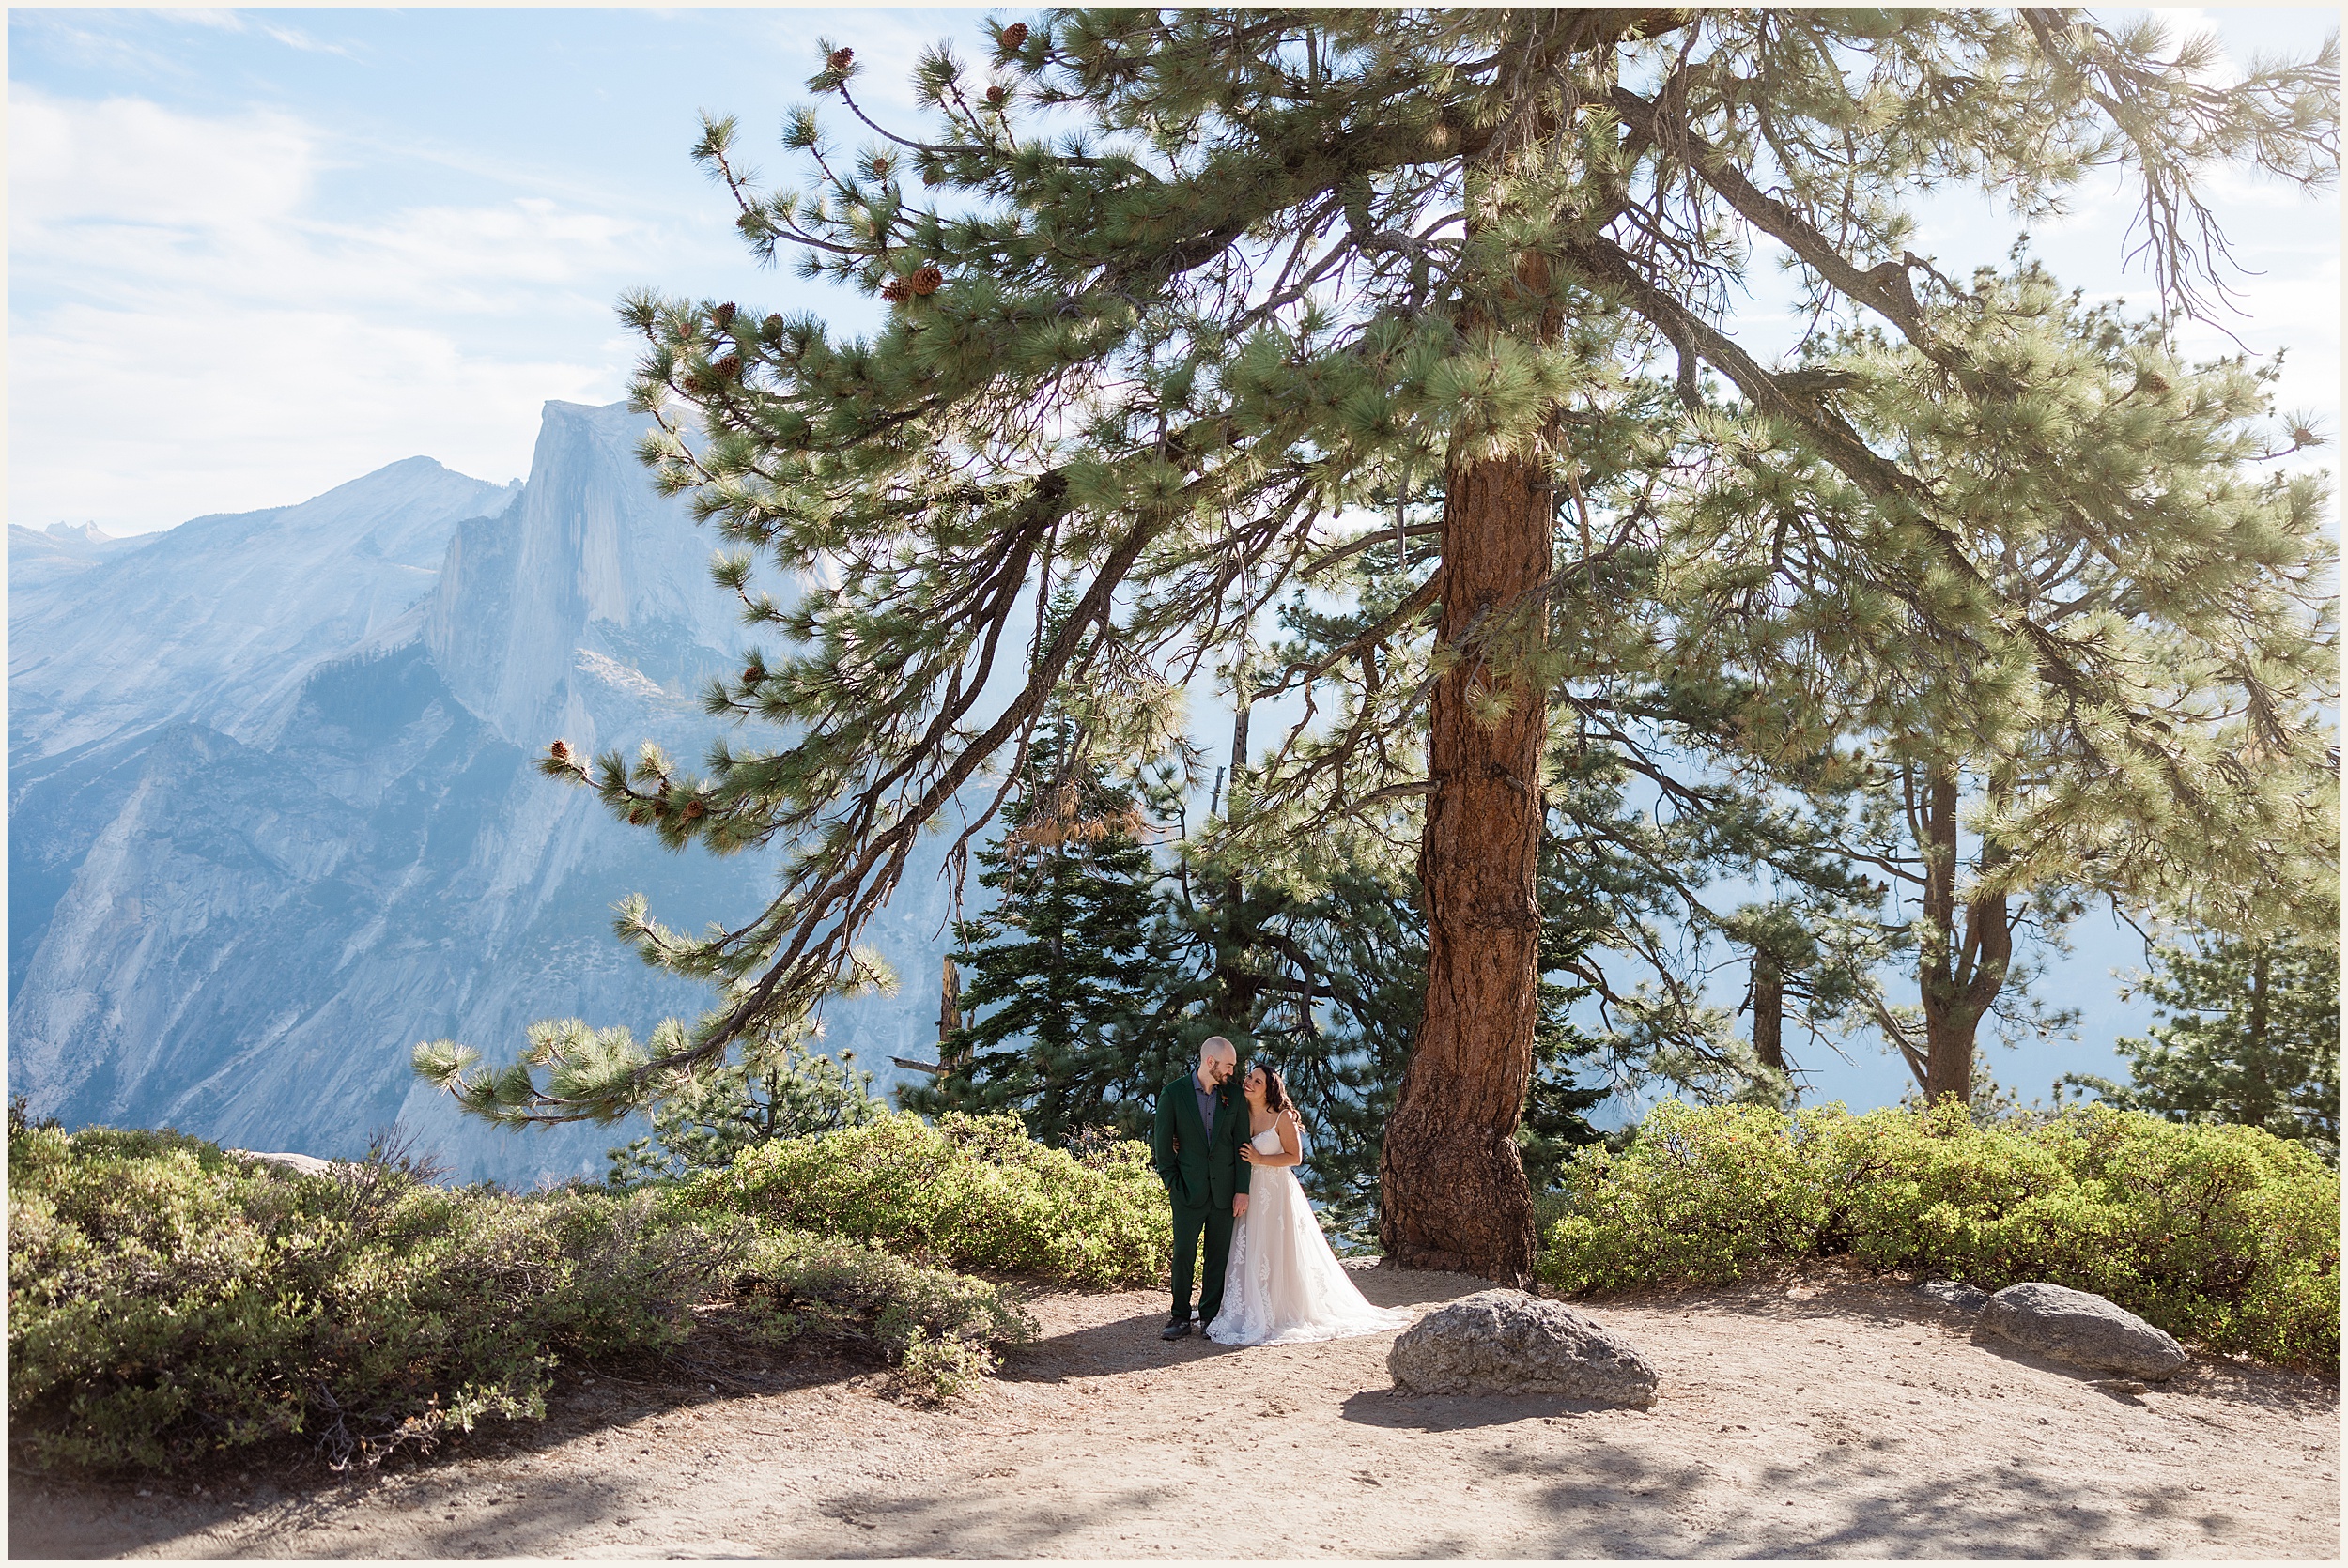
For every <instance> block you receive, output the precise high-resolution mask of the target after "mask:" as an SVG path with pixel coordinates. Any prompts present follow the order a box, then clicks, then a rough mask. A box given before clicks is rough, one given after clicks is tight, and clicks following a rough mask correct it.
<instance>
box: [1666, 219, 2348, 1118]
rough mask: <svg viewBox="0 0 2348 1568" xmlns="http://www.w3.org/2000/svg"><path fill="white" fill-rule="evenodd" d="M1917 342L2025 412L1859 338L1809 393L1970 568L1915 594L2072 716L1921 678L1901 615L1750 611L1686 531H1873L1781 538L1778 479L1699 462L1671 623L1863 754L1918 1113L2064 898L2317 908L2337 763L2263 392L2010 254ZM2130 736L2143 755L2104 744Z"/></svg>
mask: <svg viewBox="0 0 2348 1568" xmlns="http://www.w3.org/2000/svg"><path fill="white" fill-rule="evenodd" d="M1948 331H1949V341H1950V343H1951V345H1952V346H1954V347H1955V348H1957V349H1958V350H1959V351H1961V352H1962V353H1963V354H1964V356H1965V358H1966V360H1967V361H1968V362H1969V363H1970V364H1972V365H1973V366H1975V367H1977V369H1978V371H1979V373H1980V374H1984V375H1993V376H1998V377H2005V378H2007V379H2010V380H2012V381H2014V382H2016V384H2017V385H2018V384H2022V383H2024V382H2025V381H2027V383H2028V385H2029V390H2028V392H2027V394H2026V395H2017V396H2016V398H2015V399H2013V400H2011V401H2007V402H2000V403H1983V402H1980V401H1977V400H1974V399H1971V398H1969V397H1965V396H1960V395H1956V394H1954V392H1953V390H1952V388H1951V387H1950V385H1949V383H1948V381H1947V380H1946V378H1945V377H1944V376H1943V375H1942V372H1941V367H1940V366H1939V364H1937V363H1936V362H1935V361H1932V360H1930V359H1929V358H1927V357H1926V356H1924V355H1923V354H1921V353H1919V352H1918V351H1916V350H1915V349H1914V348H1913V346H1909V345H1907V344H1895V343H1893V342H1891V341H1888V340H1887V339H1886V338H1885V336H1884V335H1883V334H1882V333H1880V332H1877V331H1873V330H1853V331H1848V332H1846V333H1843V334H1841V336H1840V338H1839V341H1837V342H1835V343H1833V344H1831V345H1825V346H1821V347H1822V351H1821V353H1820V355H1819V357H1818V360H1817V361H1816V364H1817V368H1816V369H1815V371H1814V372H1813V374H1815V375H1816V376H1817V377H1820V378H1821V382H1822V384H1831V386H1832V388H1833V389H1834V391H1833V394H1832V395H1833V398H1834V402H1835V406H1836V407H1838V408H1840V409H1841V410H1843V412H1844V413H1845V414H1846V416H1847V417H1848V418H1849V420H1850V422H1851V424H1852V427H1853V428H1854V429H1855V430H1856V431H1858V432H1859V433H1860V434H1861V435H1862V436H1863V437H1865V438H1867V439H1868V440H1870V441H1871V442H1873V443H1875V444H1877V445H1879V446H1884V447H1897V448H1899V449H1901V450H1903V451H1904V453H1906V454H1907V457H1908V462H1909V463H1910V464H1911V465H1912V466H1913V467H1914V469H1915V470H1916V471H1917V473H1918V474H1919V475H1920V477H1921V478H1922V479H1923V481H1924V482H1926V483H1929V484H1930V485H1931V486H1932V488H1933V490H1934V492H1935V494H1936V496H1937V497H1938V498H1939V501H1940V503H1941V506H1942V509H1943V515H1945V517H1946V518H1947V519H1948V526H1949V527H1950V528H1951V529H1953V530H1955V531H1956V532H1957V533H1958V534H1959V536H1961V537H1962V538H1963V539H1964V540H1965V542H1966V544H1967V546H1968V549H1969V551H1970V553H1971V554H1972V555H1973V556H1974V557H1976V558H1978V559H1980V560H1981V561H1984V562H1985V566H1984V572H1983V582H1982V584H1981V586H1980V588H1979V589H1978V590H1966V589H1963V588H1961V587H1960V586H1959V585H1954V584H1951V585H1947V588H1946V591H1947V592H1950V593H1951V594H1952V595H1955V596H1962V595H1963V594H1964V593H1967V592H1986V593H1991V594H1994V595H1995V597H1996V599H1997V601H1998V602H2000V603H2003V604H2007V605H2011V606H2015V607H2019V608H2021V609H2023V610H2024V611H2025V612H2026V613H2027V614H2028V615H2029V617H2030V620H2031V624H2032V625H2033V626H2034V627H2035V628H2036V629H2037V635H2039V636H2041V637H2043V638H2047V639H2049V640H2052V641H2058V642H2060V643H2061V644H2062V645H2063V646H2065V647H2067V648H2070V649H2072V650H2076V651H2077V653H2078V659H2079V662H2080V664H2081V665H2082V666H2086V667H2092V668H2093V670H2094V671H2095V674H2096V677H2097V680H2098V682H2099V683H2100V684H2101V687H2102V690H2101V692H2100V694H2097V695H2091V694H2090V693H2088V692H2086V691H2084V690H2082V689H2081V687H2080V686H2079V684H2078V683H2077V682H2073V681H2064V680H2059V679H2053V678H2050V677H2049V675H2048V672H2047V670H2046V669H2044V668H2043V667H2042V666H2039V665H2036V664H2033V663H2031V662H2029V661H2025V660H2021V659H2009V660H2007V661H2005V662H2003V663H2002V665H2001V666H2000V665H1984V664H1981V663H1976V662H1973V661H1970V660H1965V659H1958V660H1954V661H1950V662H1946V663H1943V662H1941V661H1940V660H1939V659H1938V658H1937V657H1936V656H1935V655H1934V653H1933V651H1932V645H1931V637H1930V628H1929V625H1928V623H1926V621H1925V619H1924V617H1923V615H1922V614H1920V613H1919V612H1918V611H1916V610H1915V609H1914V608H1913V607H1902V606H1898V605H1895V604H1890V603H1885V602H1883V601H1881V600H1879V599H1875V598H1874V596H1873V595H1869V594H1866V593H1864V592H1851V593H1847V594H1841V595H1838V594H1831V593H1830V594H1821V595H1817V596H1815V597H1813V598H1810V599H1808V600H1806V601H1804V602H1801V603H1799V604H1796V605H1793V606H1791V607H1789V608H1788V609H1786V610H1785V611H1784V613H1776V612H1774V611H1765V612H1764V613H1762V614H1759V615H1754V614H1753V613H1751V609H1750V607H1751V603H1752V600H1753V586H1754V585H1753V582H1752V580H1751V577H1750V576H1749V575H1748V574H1747V573H1746V571H1745V569H1744V568H1742V567H1741V566H1738V565H1737V564H1734V562H1735V560H1736V552H1735V551H1734V549H1733V548H1732V549H1729V550H1714V549H1711V548H1710V547H1709V542H1710V541H1712V540H1714V539H1715V538H1716V537H1717V534H1716V530H1721V529H1728V530H1771V531H1773V532H1774V533H1776V535H1777V536H1778V539H1779V541H1780V544H1779V546H1777V547H1781V548H1784V549H1786V550H1788V551H1789V552H1790V551H1792V550H1793V549H1796V548H1801V549H1809V548H1815V547H1817V546H1819V545H1821V544H1824V543H1826V542H1827V540H1829V539H1830V538H1831V536H1832V532H1834V531H1844V530H1848V531H1852V532H1861V531H1863V530H1866V529H1867V528H1869V527H1870V526H1871V521H1872V520H1871V518H1870V517H1869V516H1868V513H1869V512H1870V511H1872V510H1873V509H1872V508H1867V507H1860V508H1854V509H1852V510H1848V511H1846V510H1845V509H1844V508H1843V507H1842V506H1841V505H1840V504H1839V503H1836V502H1834V500H1833V499H1832V498H1831V497H1827V496H1823V495H1820V496H1819V498H1818V500H1817V501H1815V502H1814V503H1813V510H1814V513H1815V515H1813V516H1812V517H1811V518H1809V519H1807V520H1806V521H1804V522H1802V523H1800V525H1795V524H1791V523H1789V521H1788V520H1787V518H1786V515H1785V514H1786V503H1785V500H1784V496H1785V494H1786V484H1785V481H1786V479H1787V477H1788V475H1787V473H1786V471H1785V470H1786V469H1787V468H1789V467H1799V466H1800V464H1801V463H1802V461H1803V459H1802V458H1801V457H1800V455H1799V454H1793V455H1781V454H1777V453H1755V452H1747V453H1738V454H1736V457H1735V461H1734V462H1731V463H1723V464H1722V465H1721V467H1722V470H1723V471H1722V475H1721V478H1720V481H1719V482H1718V483H1716V484H1711V485H1708V486H1704V487H1700V488H1697V489H1695V490H1694V491H1693V492H1692V493H1691V496H1692V499H1691V505H1692V506H1694V507H1695V508H1697V509H1698V510H1699V513H1700V514H1701V517H1700V520H1699V522H1698V526H1697V527H1695V528H1693V529H1691V530H1690V533H1689V535H1688V540H1687V542H1688V544H1689V545H1690V546H1691V547H1693V548H1696V549H1697V550H1699V551H1700V552H1702V553H1701V557H1700V559H1701V561H1702V562H1703V564H1702V566H1701V568H1700V570H1701V572H1702V573H1703V575H1705V576H1709V577H1710V579H1711V580H1710V582H1709V583H1708V584H1707V586H1704V587H1702V588H1700V589H1697V590H1696V591H1695V592H1696V594H1697V597H1698V600H1699V602H1702V601H1704V600H1709V601H1710V603H1711V605H1712V607H1713V612H1712V613H1710V614H1708V615H1706V616H1704V617H1702V618H1700V619H1699V620H1698V621H1696V622H1693V623H1691V624H1692V625H1694V626H1696V627H1698V628H1700V629H1699V631H1698V636H1697V638H1696V639H1695V640H1696V641H1697V642H1698V643H1699V645H1700V650H1699V651H1697V652H1696V656H1697V657H1698V659H1699V662H1702V663H1708V662H1710V661H1714V660H1719V661H1723V662H1730V663H1734V664H1736V665H1738V666H1741V667H1743V668H1745V669H1753V670H1754V671H1756V672H1766V673H1767V674H1768V675H1769V677H1770V678H1771V680H1772V682H1773V684H1775V686H1776V688H1777V689H1778V690H1779V691H1780V692H1791V693H1815V699H1811V700H1810V701H1809V702H1808V703H1807V707H1806V712H1805V713H1804V715H1803V721H1804V722H1806V723H1808V724H1811V725H1814V726H1818V727H1822V728H1824V729H1825V730H1828V731H1830V732H1832V733H1835V734H1836V735H1838V737H1840V736H1847V737H1848V739H1849V740H1850V741H1852V742H1854V743H1856V744H1857V746H1859V747H1860V748H1861V750H1862V751H1863V752H1864V753H1865V754H1866V756H1867V757H1868V759H1869V764H1868V766H1869V771H1870V772H1871V773H1872V774H1873V786H1874V789H1875V790H1876V792H1877V795H1878V807H1879V808H1878V809H1877V811H1876V812H1875V813H1874V814H1873V821H1872V825H1871V826H1867V827H1863V828H1862V829H1861V834H1860V838H1861V840H1862V841H1861V843H1857V844H1854V845H1853V846H1852V848H1853V851H1854V853H1865V854H1866V855H1867V856H1868V858H1869V859H1870V860H1871V861H1872V862H1873V863H1874V864H1875V865H1877V866H1878V867H1881V868H1883V869H1887V870H1889V871H1890V872H1891V873H1892V876H1893V877H1894V879H1896V880H1897V881H1898V882H1900V883H1901V884H1905V885H1906V887H1907V888H1908V889H1909V890H1910V891H1912V893H1913V895H1914V903H1913V905H1912V906H1911V907H1913V908H1914V909H1915V912H1916V915H1915V920H1914V925H1913V930H1912V935H1913V942H1912V944H1911V948H1912V951H1913V953H1914V955H1915V963H1916V972H1917V982H1918V984H1917V990H1918V1001H1919V1006H1918V1007H1917V1009H1916V1015H1915V1017H1914V1019H1913V1021H1912V1022H1910V1021H1909V1020H1908V1018H1907V1016H1906V1015H1905V1013H1904V1012H1903V1011H1902V1010H1900V1009H1895V1008H1893V1007H1890V1006H1878V1007H1877V1008H1876V1016H1877V1021H1878V1022H1879V1023H1880V1024H1881V1026H1882V1027H1883V1029H1884V1031H1885V1032H1886V1034H1888V1035H1889V1036H1890V1037H1891V1038H1892V1041H1893V1043H1894V1044H1895V1045H1896V1047H1897V1048H1898V1049H1899V1051H1900V1052H1901V1053H1902V1054H1903V1056H1904V1057H1905V1058H1906V1060H1907V1061H1908V1065H1909V1067H1910V1068H1911V1069H1912V1070H1913V1071H1914V1073H1915V1075H1916V1078H1917V1082H1918V1084H1919V1086H1920V1087H1921V1088H1922V1089H1923V1093H1924V1095H1925V1097H1926V1098H1927V1099H1939V1098H1941V1097H1943V1096H1954V1097H1955V1098H1957V1099H1960V1100H1970V1098H1971V1086H1970V1075H1971V1071H1972V1064H1973V1061H1974V1059H1975V1054H1976V1049H1977V1035H1978V1032H1979V1030H1980V1027H1981V1024H1982V1023H1983V1022H1984V1021H1985V1019H1986V1018H1988V1017H1989V1016H1990V1014H1991V1013H1992V1012H1993V1010H2003V1011H2006V1012H2008V1013H2017V1012H2020V1011H2023V1010H2026V1009H2027V1008H2028V1007H2029V1005H2030V1004H2029V999H2028V998H2027V996H2026V995H2025V994H2023V992H2022V987H2021V985H2020V981H2021V979H2022V977H2023V976H2024V975H2025V974H2026V973H2028V972H2029V969H2030V967H2031V963H2030V955H2029V954H2028V952H2027V951H2026V946H2027V944H2028V943H2029V942H2030V941H2031V939H2032V937H2033V936H2035V937H2036V938H2037V939H2038V940H2040V941H2047V940H2059V937H2060V932H2061V929H2062V925H2063V923H2064V922H2065V921H2067V920H2068V919H2069V918H2071V917H2073V916H2075V915H2077V914H2078V913H2079V911H2080V908H2081V899H2083V898H2085V897H2090V896H2096V895H2101V896H2104V897H2108V898H2113V899H2124V900H2127V901H2130V902H2134V903H2136V904H2138V905H2139V907H2142V906H2149V905H2154V904H2158V905H2161V906H2163V907H2171V908H2177V909H2182V910H2187V911H2190V912H2192V914H2193V915H2195V916H2197V917H2199V918H2201V919H2204V920H2210V921H2214V922H2216V923H2218V924H2221V925H2224V926H2227V927H2229V928H2230V929H2232V930H2250V931H2255V930H2260V929H2263V928H2264V927H2267V926H2270V925H2272V924H2273V923H2274V922H2276V921H2278V920H2281V921H2284V922H2289V921H2291V920H2294V919H2304V918H2306V917H2307V915H2309V911H2310V909H2311V907H2312V906H2313V905H2316V904H2325V903H2326V902H2327V901H2333V900H2336V899H2337V891H2336V889H2337V875H2338V873H2337V865H2336V863H2337V858H2338V850H2337V845H2338V841H2339V839H2338V807H2337V782H2338V781H2337V771H2336V770H2337V764H2336V763H2335V762H2334V761H2333V760H2332V759H2331V757H2330V756H2329V754H2328V753H2327V752H2326V750H2325V748H2324V746H2322V745H2321V740H2322V736H2323V730H2324V726H2323V723H2322V720H2321V709H2322V707H2323V705H2324V704H2325V702H2326V701H2327V700H2328V699H2330V698H2331V697H2332V696H2333V695H2334V694H2335V693H2336V692H2337V690H2338V684H2337V667H2338V659H2339V647H2338V638H2337V609H2336V603H2335V601H2334V598H2333V595H2332V590H2331V587H2330V579H2331V576H2332V570H2333V568H2334V566H2335V564H2336V562H2337V552H2336V551H2335V550H2334V548H2333V547H2332V546H2331V544H2330V543H2329V541H2328V540H2327V539H2326V538H2325V534H2324V513H2325V507H2324V501H2325V493H2324V488H2323V486H2322V485H2321V484H2319V483H2318V482H2317V481H2315V480H2314V479H2313V478H2312V477H2310V476H2306V475H2299V476H2294V477H2284V476H2273V477H2265V478H2263V477H2262V476H2261V475H2260V474H2259V472H2258V471H2257V470H2258V469H2259V466H2260V465H2261V464H2262V463H2263V462H2264V461H2266V460H2268V459H2271V458H2274V457H2277V456H2280V455H2287V454H2289V453H2293V452H2296V451H2298V450H2300V449H2301V448H2303V447H2304V446H2306V445H2308V444H2309V442H2310V441H2311V440H2312V439H2313V438H2312V435H2311V433H2309V431H2308V430H2306V428H2305V427H2304V424H2301V425H2299V426H2298V427H2297V428H2296V429H2290V428H2286V429H2283V430H2280V431H2278V430H2275V429H2273V428H2272V424H2271V422H2270V420H2269V418H2268V416H2269V415H2270V414H2271V413H2272V408H2271V404H2270V402H2269V399H2268V397H2267V387H2268V384H2269V383H2270V382H2271V380H2272V378H2273V376H2274V374H2275V371H2274V367H2273V366H2271V365H2269V366H2252V365H2250V364H2248V363H2247V362H2246V361H2244V360H2243V359H2240V358H2236V359H2232V360H2224V361H2213V362H2210V363H2206V364H2188V363H2185V362H2181V361H2180V360H2179V359H2178V357H2177V356H2176V354H2175V352H2174V350H2173V348H2172V347H2171V346H2170V332H2169V331H2168V330H2167V328H2166V325H2165V324H2164V323H2161V322H2159V321H2140V320H2136V321H2132V320H2130V319H2128V318H2127V317H2126V316H2124V315H2123V314H2122V313H2121V312H2120V311H2119V310H2118V309H2117V308H2116V307H2114V306H2111V305H2102V306H2097V307H2094V308H2092V309H2091V308H2089V307H2087V306H2086V305H2085V304H2084V303H2083V301H2082V300H2081V298H2080V297H2079V296H2078V294H2077V293H2070V294H2066V293H2064V292H2063V291H2062V289H2061V288H2060V287H2059V286H2058V285H2057V284H2056V283H2055V282H2054V280H2053V279H2052V278H2050V277H2049V276H2048V275H2047V273H2046V272H2045V271H2044V269H2041V268H2039V267H2038V266H2036V265H2035V264H2032V263H2030V262H2028V261H2026V260H2025V261H2021V262H2019V263H2017V265H2016V267H2015V268H2014V269H2012V270H2011V271H2008V272H1998V271H1994V270H1990V269H1983V270H1981V271H1979V272H1977V273H1976V274H1975V276H1974V278H1973V280H1972V286H1971V288H1970V291H1969V292H1968V293H1967V295H1966V296H1965V297H1964V299H1963V300H1961V301H1960V302H1959V308H1957V309H1956V310H1954V311H1953V312H1952V313H1951V316H1950V324H1949V328H1948ZM2286 423H2288V422H2286ZM2056 446H2060V447H2061V448H2062V450H2063V451H2065V452H2067V453H2070V455H2069V456H2068V457H2067V458H2066V459H2064V460H2062V461H2061V462H2057V461H2055V460H2054V459H2053V457H2052V454H2051V449H2053V448H2054V447H2056ZM1721 561H1729V562H1731V564H1729V565H1727V566H1725V567H1718V566H1716V565H1715V563H1717V562H1721ZM1799 569H1804V570H1806V569H1807V568H1806V563H1804V564H1803V565H1802V566H1801V567H1800V568H1799ZM1871 600H1872V601H1873V602H1871ZM1992 695H1994V696H1996V697H1997V698H1998V700H1997V701H1996V702H1995V703H1985V700H1984V699H1985V698H1986V697H1989V696H1992ZM2129 726H2139V727H2141V728H2142V729H2144V730H2147V731H2150V732H2156V733H2158V734H2159V735H2160V736H2161V737H2162V740H2163V744H2162V746H2161V747H2160V749H2159V751H2158V752H2157V753H2155V754H2145V753H2142V752H2138V751H2135V750H2132V749H2131V748H2130V747H2129V746H2127V745H2125V744H2124V735H2125V734H2126V732H2127V729H2128V727H2129Z"/></svg>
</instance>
